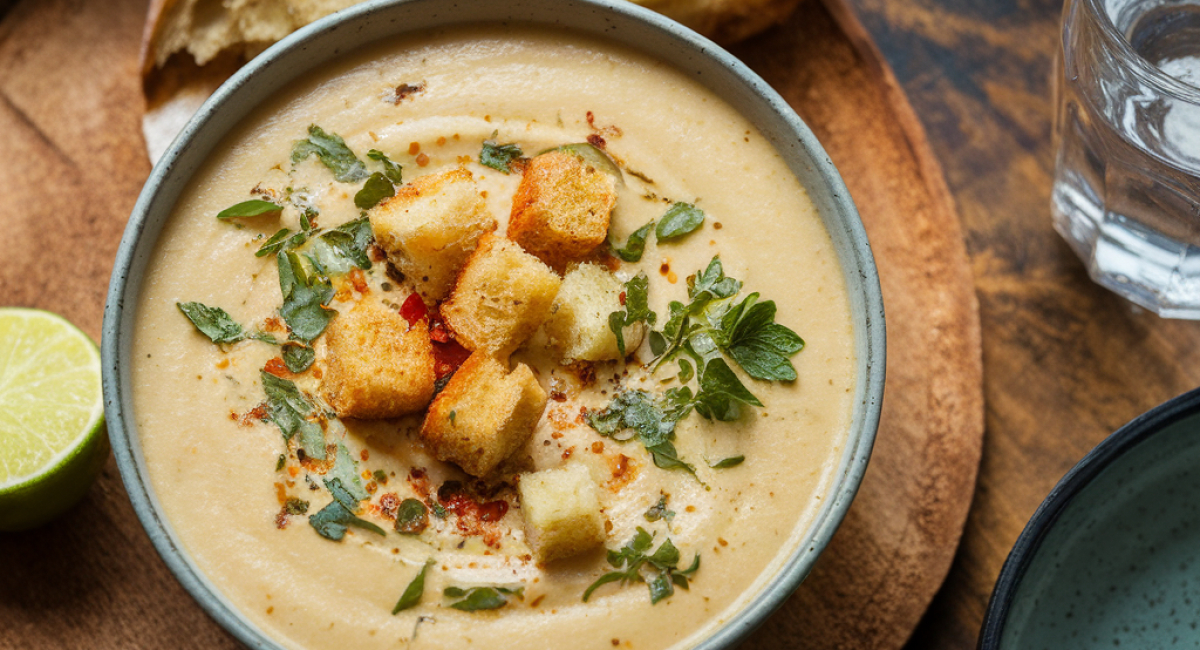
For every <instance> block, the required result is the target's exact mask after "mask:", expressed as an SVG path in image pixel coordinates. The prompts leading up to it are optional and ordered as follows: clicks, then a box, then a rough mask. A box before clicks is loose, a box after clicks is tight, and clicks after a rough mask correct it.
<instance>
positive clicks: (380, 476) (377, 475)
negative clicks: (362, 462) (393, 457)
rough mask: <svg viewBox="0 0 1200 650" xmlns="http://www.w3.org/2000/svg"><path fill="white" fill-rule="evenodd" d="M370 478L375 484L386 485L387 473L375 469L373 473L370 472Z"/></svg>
mask: <svg viewBox="0 0 1200 650" xmlns="http://www.w3.org/2000/svg"><path fill="white" fill-rule="evenodd" d="M371 478H373V479H375V482H376V483H379V484H380V485H387V481H388V476H387V472H385V471H383V470H381V469H377V470H375V471H374V472H371Z"/></svg>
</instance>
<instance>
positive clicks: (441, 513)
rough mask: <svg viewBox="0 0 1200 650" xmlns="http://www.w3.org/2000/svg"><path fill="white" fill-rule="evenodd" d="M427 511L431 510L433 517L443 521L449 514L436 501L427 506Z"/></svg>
mask: <svg viewBox="0 0 1200 650" xmlns="http://www.w3.org/2000/svg"><path fill="white" fill-rule="evenodd" d="M429 509H430V510H433V514H434V516H435V517H437V518H438V519H445V518H446V517H448V516H450V513H449V512H447V511H446V508H445V506H443V505H442V504H440V503H438V502H437V501H434V502H433V505H431V506H429Z"/></svg>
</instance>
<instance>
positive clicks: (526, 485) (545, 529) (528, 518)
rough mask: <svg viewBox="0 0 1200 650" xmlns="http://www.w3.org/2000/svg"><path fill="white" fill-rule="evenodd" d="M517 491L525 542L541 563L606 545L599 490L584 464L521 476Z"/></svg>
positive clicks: (568, 465)
mask: <svg viewBox="0 0 1200 650" xmlns="http://www.w3.org/2000/svg"><path fill="white" fill-rule="evenodd" d="M517 489H518V491H519V492H520V495H521V515H522V516H523V517H524V519H525V540H526V541H527V542H528V544H529V547H530V548H531V549H533V552H534V554H535V555H536V556H537V558H538V561H540V562H550V561H552V560H558V559H562V558H565V557H571V556H572V555H578V554H579V553H582V552H584V551H587V550H589V549H592V548H595V547H596V546H598V545H600V544H602V543H603V542H604V537H605V535H604V517H603V515H602V514H601V513H600V497H599V491H598V490H597V489H596V484H595V482H593V481H592V476H591V474H590V473H589V472H588V470H587V467H585V466H584V465H583V464H582V463H578V462H576V463H570V464H567V465H565V466H563V467H561V468H557V469H547V470H542V471H540V472H533V473H530V474H522V475H521V481H520V483H519V485H518V487H517Z"/></svg>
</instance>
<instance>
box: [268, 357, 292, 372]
mask: <svg viewBox="0 0 1200 650" xmlns="http://www.w3.org/2000/svg"><path fill="white" fill-rule="evenodd" d="M263 370H264V371H266V372H268V373H270V374H272V375H275V376H276V377H291V376H292V371H290V370H288V368H287V364H286V363H284V362H283V359H282V358H281V357H275V358H274V359H271V360H270V361H268V362H267V365H265V366H263Z"/></svg>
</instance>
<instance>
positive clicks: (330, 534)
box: [308, 501, 387, 542]
mask: <svg viewBox="0 0 1200 650" xmlns="http://www.w3.org/2000/svg"><path fill="white" fill-rule="evenodd" d="M308 525H310V526H312V527H313V528H314V529H315V530H316V531H317V534H318V535H320V536H321V537H324V538H325V539H331V540H333V541H335V542H339V541H341V540H342V537H344V536H345V535H346V527H347V526H356V527H358V528H362V529H363V530H369V531H371V532H372V533H377V534H379V535H387V533H386V532H384V530H383V529H382V528H380V527H379V526H376V525H375V524H373V523H371V522H369V521H367V520H365V519H360V518H358V517H356V516H354V513H352V512H350V510H348V509H347V508H346V506H344V505H342V503H341V502H340V501H330V502H329V505H327V506H325V507H324V508H321V510H320V511H319V512H317V514H315V515H309V517H308Z"/></svg>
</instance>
